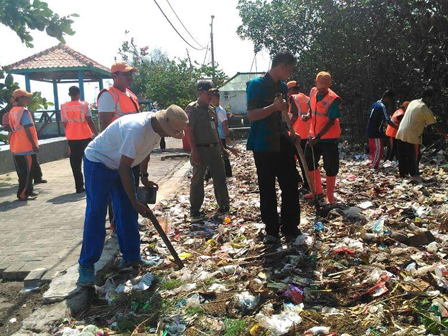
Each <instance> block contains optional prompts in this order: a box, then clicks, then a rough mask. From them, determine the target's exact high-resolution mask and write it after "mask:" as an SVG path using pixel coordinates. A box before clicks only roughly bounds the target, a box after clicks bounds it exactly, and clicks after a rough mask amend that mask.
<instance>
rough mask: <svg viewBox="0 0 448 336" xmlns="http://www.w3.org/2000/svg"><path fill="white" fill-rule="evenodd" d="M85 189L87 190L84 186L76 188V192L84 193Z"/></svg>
mask: <svg viewBox="0 0 448 336" xmlns="http://www.w3.org/2000/svg"><path fill="white" fill-rule="evenodd" d="M85 191H86V189H84V188H79V189H76V193H77V194H82V193H83V192H85Z"/></svg>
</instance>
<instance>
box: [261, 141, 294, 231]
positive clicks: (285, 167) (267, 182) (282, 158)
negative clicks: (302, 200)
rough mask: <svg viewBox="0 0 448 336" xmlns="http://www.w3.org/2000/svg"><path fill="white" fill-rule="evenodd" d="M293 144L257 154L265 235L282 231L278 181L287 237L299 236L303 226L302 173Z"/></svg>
mask: <svg viewBox="0 0 448 336" xmlns="http://www.w3.org/2000/svg"><path fill="white" fill-rule="evenodd" d="M294 155H295V148H293V147H292V144H282V149H281V151H280V152H278V153H277V152H254V159H255V166H256V168H257V175H258V186H259V189H260V211H261V219H262V220H263V223H265V224H266V233H267V234H269V235H271V236H274V237H278V232H279V228H280V222H279V216H278V213H277V193H276V190H275V179H276V178H277V181H278V183H279V185H280V190H281V191H282V207H281V230H282V232H283V233H284V234H296V233H297V231H298V229H297V226H298V225H299V223H300V204H299V190H298V188H299V172H298V171H297V169H296V161H295V158H294Z"/></svg>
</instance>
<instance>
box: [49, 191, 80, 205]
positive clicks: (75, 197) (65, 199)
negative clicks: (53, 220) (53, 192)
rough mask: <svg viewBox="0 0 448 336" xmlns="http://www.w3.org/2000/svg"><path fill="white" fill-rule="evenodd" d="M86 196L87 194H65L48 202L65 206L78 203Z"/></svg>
mask: <svg viewBox="0 0 448 336" xmlns="http://www.w3.org/2000/svg"><path fill="white" fill-rule="evenodd" d="M85 196H86V194H85V193H81V194H76V193H73V194H65V195H60V196H57V197H54V198H52V199H49V200H48V201H47V202H48V203H53V204H64V203H71V202H78V201H79V200H80V199H83V198H84V197H85Z"/></svg>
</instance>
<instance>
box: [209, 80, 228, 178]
mask: <svg viewBox="0 0 448 336" xmlns="http://www.w3.org/2000/svg"><path fill="white" fill-rule="evenodd" d="M210 92H212V95H213V96H212V101H211V104H212V105H213V106H215V109H216V116H217V117H218V133H219V138H220V139H221V142H222V145H223V147H224V148H225V149H227V145H229V144H230V132H229V122H228V120H227V111H226V110H225V109H224V108H223V107H222V106H221V105H220V104H219V98H220V97H219V90H218V89H216V88H213V89H211V90H210ZM223 159H224V167H225V168H226V177H232V166H231V165H230V161H229V157H228V156H225V155H224V156H223Z"/></svg>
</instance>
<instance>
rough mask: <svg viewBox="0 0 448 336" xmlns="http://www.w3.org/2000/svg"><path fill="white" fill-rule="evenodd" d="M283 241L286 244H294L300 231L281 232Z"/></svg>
mask: <svg viewBox="0 0 448 336" xmlns="http://www.w3.org/2000/svg"><path fill="white" fill-rule="evenodd" d="M282 233H283V236H284V237H285V240H286V241H287V242H294V241H295V240H296V239H297V237H298V236H301V235H302V231H300V230H299V229H296V230H293V231H292V232H282Z"/></svg>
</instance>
